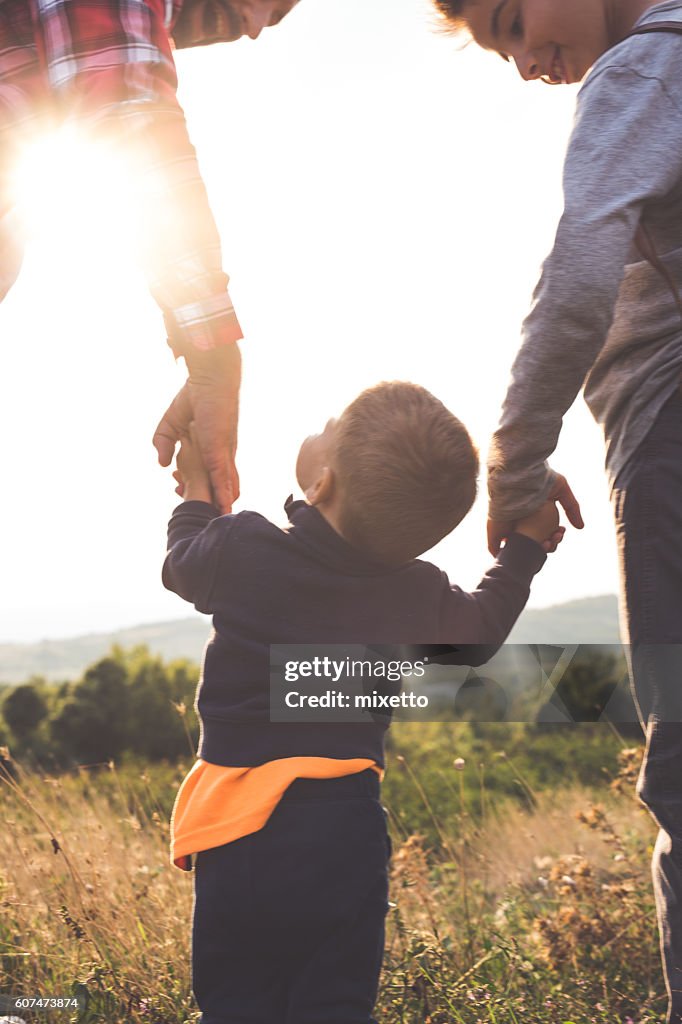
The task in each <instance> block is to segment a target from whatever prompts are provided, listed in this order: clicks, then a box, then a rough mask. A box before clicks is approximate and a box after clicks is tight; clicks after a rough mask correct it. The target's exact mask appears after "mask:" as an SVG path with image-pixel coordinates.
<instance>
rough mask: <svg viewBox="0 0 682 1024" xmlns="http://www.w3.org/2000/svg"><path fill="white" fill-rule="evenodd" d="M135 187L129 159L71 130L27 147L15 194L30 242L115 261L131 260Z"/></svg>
mask: <svg viewBox="0 0 682 1024" xmlns="http://www.w3.org/2000/svg"><path fill="white" fill-rule="evenodd" d="M131 183H132V179H131V174H130V170H129V168H128V167H127V165H126V159H125V155H124V154H122V153H120V152H119V151H113V148H112V147H109V146H107V145H105V144H104V143H102V142H95V141H92V140H90V139H88V138H87V137H86V136H85V135H84V134H82V133H79V132H78V130H77V129H76V128H75V127H72V126H65V127H63V128H60V129H58V130H57V131H54V132H52V133H50V134H45V135H42V136H40V137H39V138H37V139H35V140H33V141H32V142H31V143H30V144H28V145H27V146H26V147H25V148H24V150H23V151H22V153H21V154H20V156H19V159H18V161H17V164H16V168H15V173H14V181H13V190H12V191H13V198H14V202H15V205H16V210H17V213H18V215H19V218H20V223H21V224H22V228H23V231H24V233H25V235H26V237H27V238H28V240H30V241H32V242H47V243H48V244H53V243H58V245H59V248H60V252H62V253H63V254H64V259H65V260H66V259H68V258H69V255H70V254H72V253H73V252H74V251H77V252H82V251H83V246H84V245H87V253H88V255H92V256H93V257H94V258H96V259H99V258H100V257H101V258H103V259H105V260H106V261H109V260H110V259H118V258H120V256H121V254H122V252H123V251H125V252H126V254H127V255H128V257H130V255H131V234H132V223H133V214H134V211H133V203H132V189H131Z"/></svg>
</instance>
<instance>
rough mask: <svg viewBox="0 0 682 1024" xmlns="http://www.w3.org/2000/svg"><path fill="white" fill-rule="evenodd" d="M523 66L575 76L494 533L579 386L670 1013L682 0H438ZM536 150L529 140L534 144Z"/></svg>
mask: <svg viewBox="0 0 682 1024" xmlns="http://www.w3.org/2000/svg"><path fill="white" fill-rule="evenodd" d="M435 4H436V6H437V7H438V8H439V10H440V11H441V13H442V14H443V15H444V16H445V17H446V18H447V20H448V21H449V22H450V24H452V26H453V27H455V28H456V29H458V30H461V29H462V28H465V29H466V30H468V31H469V32H470V33H471V35H473V37H474V38H475V40H476V41H477V42H478V43H480V44H481V45H482V46H484V47H485V48H487V49H491V50H494V51H497V52H499V53H500V54H501V55H502V56H504V57H506V58H507V59H512V60H513V61H514V62H515V64H516V66H517V68H518V70H519V72H520V74H521V75H522V77H523V78H525V79H527V80H532V79H537V78H543V79H544V80H545V81H549V82H551V83H553V84H557V85H558V84H567V83H573V82H579V81H581V80H582V79H583V78H585V82H584V84H583V86H582V88H581V89H580V92H579V93H578V100H577V110H576V119H575V125H574V130H573V134H572V137H571V140H570V142H569V146H568V151H567V154H566V163H565V168H564V193H565V206H564V214H563V216H562V218H561V222H560V224H559V227H558V230H557V235H556V241H555V243H554V247H553V249H552V252H551V253H550V254H549V256H548V258H547V260H546V261H545V264H544V267H543V271H542V276H541V279H540V281H539V283H538V285H537V288H536V291H535V296H534V303H533V308H532V310H531V312H530V313H529V315H528V317H527V318H526V320H525V322H524V325H523V344H522V346H521V349H520V351H519V353H518V355H517V357H516V361H515V363H514V367H513V369H512V382H511V385H510V387H509V390H508V392H507V396H506V399H505V404H504V408H503V412H502V418H501V423H500V427H499V429H498V431H497V433H496V435H495V438H494V442H493V445H492V449H491V463H490V473H489V481H490V499H491V504H490V520H489V527H488V536H489V540H490V549H491V551H492V552H493V553H495V552H496V551H497V550H498V547H499V544H500V540H501V539H502V538H503V537H504V536H505V535H506V534H507V532H508V531H509V529H510V528H513V523H514V521H515V520H516V519H517V518H518V517H519V516H523V515H527V514H528V512H531V511H532V510H533V509H534V508H537V507H538V505H539V504H540V503H541V502H542V501H544V500H545V499H546V498H547V497H550V498H555V499H557V500H558V501H559V502H560V503H561V504H563V505H564V508H565V509H566V513H567V515H568V517H569V520H570V521H571V522H572V523H573V524H574V525H575V526H578V527H579V526H581V525H582V520H581V517H580V510H579V508H578V503H577V502H576V501H575V498H574V497H573V495H572V494H571V492H570V489H569V488H568V485H567V484H566V481H565V480H564V479H563V477H560V478H557V477H556V475H555V474H553V473H552V471H551V470H550V469H549V467H548V466H547V463H546V461H545V460H546V459H547V458H548V457H549V455H551V453H552V452H553V451H554V448H555V446H556V443H557V439H558V437H559V431H560V429H561V423H562V417H563V415H564V413H565V412H566V410H567V409H568V408H569V406H570V405H571V404H572V402H573V401H574V399H575V397H576V395H577V394H578V392H579V390H580V389H581V387H583V386H584V389H585V399H586V401H587V403H588V405H589V407H590V410H591V412H592V413H593V415H594V417H595V419H596V420H597V421H598V422H599V423H600V424H601V425H602V426H603V428H604V436H605V440H606V470H607V473H608V477H609V483H610V485H611V489H612V499H613V507H614V513H615V520H616V530H617V537H618V546H619V555H620V574H621V611H622V614H621V620H622V633H623V642H624V643H626V644H629V648H627V650H628V653H629V659H630V673H631V678H632V683H633V688H634V692H635V697H636V700H637V704H638V708H639V714H640V720H641V723H642V727H643V729H644V730H645V732H646V741H647V742H646V753H645V757H644V760H643V763H642V768H641V772H640V776H639V780H638V793H639V795H640V797H641V799H642V800H643V802H644V803H645V804H646V805H647V807H648V808H649V810H650V811H651V812H652V815H653V817H654V819H655V821H656V822H657V824H658V825H659V826H660V831H659V835H658V840H657V842H656V846H655V849H654V855H653V865H652V866H653V878H654V888H655V893H656V909H657V913H658V924H659V930H660V936H661V951H662V955H663V968H664V974H665V979H666V987H667V990H668V996H669V1005H668V1015H667V1018H666V1019H667V1021H668V1022H670V1024H672V1022H674V1024H682V686H680V679H681V677H682V614H681V611H680V610H681V608H682V511H681V510H682V393H681V391H680V375H681V373H682V321H681V315H682V288H681V284H682V246H681V245H680V239H682V2H680V0H667V2H665V3H655V2H654V0H571V2H570V3H567V2H566V0H505V2H503V3H499V2H498V0H475V2H473V0H469V2H467V0H435ZM538 158H539V159H541V147H540V149H539V150H538Z"/></svg>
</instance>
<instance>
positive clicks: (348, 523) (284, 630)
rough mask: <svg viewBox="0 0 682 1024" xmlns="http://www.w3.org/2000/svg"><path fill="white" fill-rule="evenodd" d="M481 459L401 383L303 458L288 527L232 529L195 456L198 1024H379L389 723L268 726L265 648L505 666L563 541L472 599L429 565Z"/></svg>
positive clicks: (525, 544) (181, 519)
mask: <svg viewBox="0 0 682 1024" xmlns="http://www.w3.org/2000/svg"><path fill="white" fill-rule="evenodd" d="M477 472H478V457H477V454H476V452H475V450H474V447H473V445H472V443H471V439H470V438H469V435H468V434H467V432H466V430H465V428H464V427H463V426H462V424H461V423H460V422H459V420H457V419H456V418H455V417H454V416H453V415H452V414H451V413H450V412H449V411H448V410H447V409H446V408H445V407H444V406H443V405H442V403H441V402H439V401H438V400H437V399H436V398H434V397H433V395H431V394H429V392H428V391H425V390H424V389H423V388H420V387H418V386H416V385H414V384H408V383H390V384H380V385H378V386H377V387H375V388H371V389H369V390H367V391H364V392H363V393H362V394H361V395H360V396H359V397H358V398H357V399H356V400H355V401H354V402H353V403H352V404H351V405H350V406H349V407H348V408H347V409H346V410H345V411H344V412H343V414H342V415H341V417H340V418H339V419H338V420H330V421H329V423H327V426H326V427H325V429H324V431H323V433H321V434H319V435H315V436H312V437H309V438H307V439H306V440H305V441H304V442H303V444H302V446H301V449H300V452H299V455H298V461H297V465H296V476H297V480H298V483H299V485H300V487H301V489H302V490H303V492H304V494H305V496H306V501H298V502H293V501H291V499H290V501H289V502H288V503H287V512H288V514H289V525H288V526H287V527H286V528H285V529H284V530H282V529H280V528H279V527H276V526H274V525H273V524H272V523H270V522H268V521H267V520H265V519H263V517H262V516H259V515H258V514H257V513H255V512H241V513H239V514H238V515H230V516H220V515H219V513H218V511H217V509H216V508H214V507H213V505H212V504H211V503H210V501H211V489H210V483H209V480H208V477H207V475H206V471H205V469H204V467H203V465H202V463H201V460H200V458H199V456H198V453H197V449H196V446H195V444H194V443H193V441H192V440H191V439H190V441H188V442H187V443H185V442H183V446H182V449H181V451H180V455H179V457H178V470H177V472H176V474H175V475H176V478H177V479H178V482H179V487H180V488H182V490H183V496H184V499H185V501H184V503H183V504H182V505H181V506H180V507H179V508H177V509H176V510H175V512H174V513H173V516H172V518H171V521H170V524H169V528H168V536H169V550H168V554H167V557H166V562H165V564H164V570H163V580H164V584H165V585H166V587H168V588H169V589H171V590H174V591H175V592H176V593H178V594H179V595H180V596H181V597H184V598H185V599H186V600H188V601H191V602H192V603H194V604H195V606H196V607H197V608H198V609H199V610H200V611H203V612H210V613H212V614H213V616H214V618H213V623H214V627H215V628H214V634H213V636H212V638H211V640H210V641H209V644H208V646H207V648H206V653H205V658H204V666H203V673H202V680H201V683H200V686H199V692H198V702H197V707H198V711H199V715H200V718H201V723H202V732H201V741H200V749H199V757H200V760H199V762H198V764H197V765H195V767H194V768H193V769H192V771H191V772H190V774H189V775H188V777H187V779H186V780H185V782H184V783H183V786H182V788H181V790H180V793H179V794H178V799H177V801H176V807H175V810H174V822H173V824H174V850H173V859H174V862H175V863H176V864H177V865H178V866H179V867H182V866H185V867H187V864H186V863H183V861H184V859H185V858H186V855H187V854H190V853H197V852H198V851H201V852H199V853H198V857H197V860H196V879H195V881H196V886H195V906H194V929H193V949H192V959H193V986H194V992H195V995H196V998H197V1002H198V1003H199V1006H200V1007H201V1009H202V1011H203V1017H202V1022H203V1024H246V1022H247V1021H248V1022H249V1024H257V1022H261V1024H323V1022H332V1021H335V1022H338V1024H368V1022H370V1021H371V1020H372V1017H371V1013H372V1007H373V1005H374V1000H375V998H376V991H377V985H378V978H379V970H380V967H381V959H382V953H383V939H384V917H385V914H386V910H387V860H388V856H389V852H390V847H389V841H388V836H387V832H386V823H385V815H384V812H383V810H382V808H381V805H380V804H379V802H378V796H379V777H380V774H381V772H382V770H383V766H384V752H383V736H384V730H385V728H386V724H387V723H386V720H385V719H379V720H377V719H374V720H372V722H370V723H362V724H355V723H347V722H336V723H334V722H325V723H314V724H311V723H309V722H308V723H302V724H301V723H290V722H286V723H279V722H277V723H275V722H271V721H270V717H269V679H270V662H269V651H270V645H271V644H282V643H297V644H318V645H319V644H335V643H337V644H338V643H367V644H372V643H378V644H382V645H394V644H400V643H417V644H424V643H425V644H429V643H434V644H438V643H449V644H452V643H456V644H484V645H486V646H487V647H488V648H489V649H496V648H497V647H499V645H500V644H501V643H502V642H503V641H504V639H505V637H506V636H507V634H508V633H509V630H510V629H511V627H512V625H513V624H514V621H515V620H516V618H517V616H518V615H519V613H520V612H521V610H522V608H523V607H524V605H525V603H526V600H527V598H528V591H529V585H530V581H531V579H532V577H533V575H534V574H535V573H536V572H537V571H538V570H539V569H540V567H541V565H542V564H543V563H544V560H545V551H550V550H554V549H555V548H556V545H557V544H558V543H559V541H560V540H561V536H562V533H563V531H562V529H561V528H559V527H558V516H557V512H556V508H555V506H554V505H553V504H552V503H548V504H546V505H545V506H543V507H542V509H541V510H539V511H538V512H537V513H535V514H534V515H533V516H530V517H529V518H527V519H526V520H524V521H522V522H520V523H519V524H518V525H517V529H516V532H515V533H514V534H513V535H512V536H510V538H509V541H508V543H507V545H506V547H505V548H504V550H503V551H502V552H501V554H500V556H499V558H498V560H497V562H496V563H495V565H494V566H493V568H492V569H491V570H490V571H489V572H488V574H487V575H486V576H485V577H484V579H483V580H482V582H481V584H480V586H479V588H478V590H476V591H475V592H474V593H472V594H467V593H464V592H463V591H461V590H460V589H459V588H458V587H454V586H451V585H450V583H449V581H448V579H447V577H446V576H445V574H444V573H442V572H441V571H440V570H439V569H437V568H436V567H435V566H434V565H431V564H429V563H428V562H421V561H417V560H416V558H417V555H419V554H421V553H422V552H423V551H425V550H428V549H429V548H431V547H433V545H434V544H436V543H437V542H438V541H439V540H441V539H442V538H443V537H444V536H446V535H447V534H448V533H450V531H451V530H453V529H454V528H455V527H456V526H457V525H458V523H459V522H460V521H461V520H462V519H463V518H464V516H465V515H466V513H467V512H468V511H469V509H470V508H471V505H472V504H473V501H474V497H475V494H476V477H477Z"/></svg>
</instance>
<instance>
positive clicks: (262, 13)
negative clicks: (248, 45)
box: [247, 3, 275, 39]
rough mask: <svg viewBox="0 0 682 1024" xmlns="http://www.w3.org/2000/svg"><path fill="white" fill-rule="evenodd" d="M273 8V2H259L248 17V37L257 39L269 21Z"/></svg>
mask: <svg viewBox="0 0 682 1024" xmlns="http://www.w3.org/2000/svg"><path fill="white" fill-rule="evenodd" d="M274 10H275V4H274V3H261V4H260V5H259V8H258V10H257V11H256V12H254V13H253V14H252V15H251V17H250V18H249V22H248V29H247V35H248V37H249V39H258V36H259V35H260V34H261V32H262V31H263V29H264V28H267V27H268V25H269V24H270V23H271V21H272V18H273V14H274Z"/></svg>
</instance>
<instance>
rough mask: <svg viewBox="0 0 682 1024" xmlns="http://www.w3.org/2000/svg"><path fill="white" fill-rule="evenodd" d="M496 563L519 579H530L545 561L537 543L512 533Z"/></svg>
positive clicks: (545, 556)
mask: <svg viewBox="0 0 682 1024" xmlns="http://www.w3.org/2000/svg"><path fill="white" fill-rule="evenodd" d="M497 559H498V561H499V562H500V563H501V564H502V565H504V566H505V568H507V569H509V570H510V571H511V572H512V574H513V575H514V576H516V577H518V578H520V579H523V580H527V579H532V578H533V576H535V574H536V573H537V572H539V571H540V569H542V567H543V565H544V564H545V562H546V561H547V555H546V554H545V552H544V551H543V550H542V548H541V546H540V545H539V544H538V543H537V541H535V540H532V539H531V538H530V537H526V535H525V534H523V533H512V534H511V536H509V537H508V538H507V541H506V543H505V545H504V547H503V548H502V550H501V551H500V553H499V555H498V556H497Z"/></svg>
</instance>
